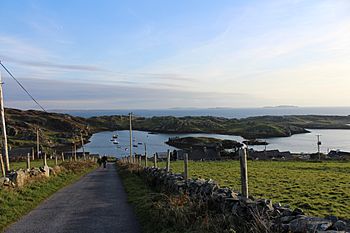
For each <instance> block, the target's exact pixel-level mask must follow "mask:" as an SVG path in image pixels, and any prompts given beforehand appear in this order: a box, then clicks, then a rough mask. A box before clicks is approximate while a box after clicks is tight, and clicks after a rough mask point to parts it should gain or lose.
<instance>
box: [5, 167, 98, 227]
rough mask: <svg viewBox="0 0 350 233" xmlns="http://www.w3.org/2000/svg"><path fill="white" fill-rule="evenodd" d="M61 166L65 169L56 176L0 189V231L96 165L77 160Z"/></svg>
mask: <svg viewBox="0 0 350 233" xmlns="http://www.w3.org/2000/svg"><path fill="white" fill-rule="evenodd" d="M62 167H64V168H65V171H64V172H61V173H59V174H58V175H57V176H51V177H50V178H42V179H40V180H37V181H34V182H32V183H30V184H28V185H26V186H25V187H23V188H20V189H12V188H3V189H1V190H0V232H2V231H3V230H4V229H5V227H6V226H8V225H9V224H11V223H12V222H15V221H16V220H18V219H19V218H20V217H21V216H23V215H24V214H26V213H28V212H29V211H30V210H32V209H33V208H35V207H36V206H37V205H38V204H39V203H40V202H42V201H43V200H45V199H46V198H48V197H49V196H50V195H52V194H53V193H55V192H56V191H58V190H59V189H61V188H62V187H64V186H66V185H68V184H71V183H73V182H74V181H76V180H78V179H79V178H80V177H81V176H83V175H85V174H87V173H89V172H91V171H92V170H93V169H95V168H96V165H95V164H94V163H92V162H83V161H77V162H64V163H62Z"/></svg>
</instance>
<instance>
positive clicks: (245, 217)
mask: <svg viewBox="0 0 350 233" xmlns="http://www.w3.org/2000/svg"><path fill="white" fill-rule="evenodd" d="M126 166H127V165H126ZM138 174H139V175H140V176H141V177H143V178H144V179H145V181H146V182H147V183H148V184H149V185H150V186H152V187H154V188H157V189H160V190H161V191H164V192H168V193H172V194H186V195H188V196H189V197H190V198H191V199H192V200H194V201H196V202H198V201H199V202H206V203H207V205H208V208H209V209H210V210H212V211H217V212H218V214H220V216H222V217H223V218H226V219H230V223H232V224H233V225H234V224H237V223H241V224H242V223H244V224H246V225H247V226H248V225H249V226H255V230H254V232H295V233H296V232H301V233H304V232H305V233H309V232H310V233H311V232H312V233H316V232H318V233H326V232H328V233H335V232H338V233H340V232H344V233H345V232H350V229H349V225H347V224H346V222H345V221H342V220H339V219H338V218H337V217H336V216H329V217H327V218H317V217H311V216H306V215H305V214H304V212H303V210H301V209H300V208H296V209H291V208H290V207H289V206H288V205H284V206H282V205H281V204H280V203H275V204H273V203H272V201H271V200H267V199H255V198H254V197H249V198H248V199H245V198H243V197H241V195H240V193H238V192H235V191H233V190H231V189H229V188H221V187H220V186H219V185H218V183H217V182H215V181H213V180H211V179H209V180H204V179H189V180H187V181H186V180H184V178H183V176H182V175H181V174H173V173H167V172H166V170H165V169H160V168H154V167H147V168H141V167H140V168H139V170H138ZM259 227H260V228H261V230H258V231H257V230H256V229H257V228H258V229H259ZM248 230H249V229H248ZM252 232H253V230H252Z"/></svg>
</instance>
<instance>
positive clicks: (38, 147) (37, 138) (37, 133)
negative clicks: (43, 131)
mask: <svg viewBox="0 0 350 233" xmlns="http://www.w3.org/2000/svg"><path fill="white" fill-rule="evenodd" d="M36 155H37V157H38V159H39V158H40V145H39V127H37V128H36Z"/></svg>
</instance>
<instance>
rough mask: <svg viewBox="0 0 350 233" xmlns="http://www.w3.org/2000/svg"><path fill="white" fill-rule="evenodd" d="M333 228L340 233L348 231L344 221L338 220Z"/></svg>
mask: <svg viewBox="0 0 350 233" xmlns="http://www.w3.org/2000/svg"><path fill="white" fill-rule="evenodd" d="M333 228H334V229H335V230H338V231H345V230H346V223H345V222H344V221H342V220H338V221H336V222H335V223H334V225H333Z"/></svg>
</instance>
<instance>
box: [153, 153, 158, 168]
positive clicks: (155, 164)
mask: <svg viewBox="0 0 350 233" xmlns="http://www.w3.org/2000/svg"><path fill="white" fill-rule="evenodd" d="M157 155H158V154H157V153H155V154H154V155H153V165H154V167H155V168H157Z"/></svg>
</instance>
